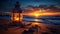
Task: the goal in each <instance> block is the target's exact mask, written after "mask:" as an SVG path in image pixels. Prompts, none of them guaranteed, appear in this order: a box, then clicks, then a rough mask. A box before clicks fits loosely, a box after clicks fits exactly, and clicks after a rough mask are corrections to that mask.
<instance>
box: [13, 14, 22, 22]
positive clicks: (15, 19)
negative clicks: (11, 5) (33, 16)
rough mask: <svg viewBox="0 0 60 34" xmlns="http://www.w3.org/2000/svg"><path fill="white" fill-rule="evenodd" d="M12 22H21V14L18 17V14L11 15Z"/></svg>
mask: <svg viewBox="0 0 60 34" xmlns="http://www.w3.org/2000/svg"><path fill="white" fill-rule="evenodd" d="M12 20H13V21H16V22H19V21H20V22H21V21H22V14H20V16H19V13H13V14H12Z"/></svg>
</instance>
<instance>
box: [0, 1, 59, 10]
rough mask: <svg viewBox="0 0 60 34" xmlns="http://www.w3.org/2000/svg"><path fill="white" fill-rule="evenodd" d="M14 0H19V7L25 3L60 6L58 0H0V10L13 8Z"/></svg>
mask: <svg viewBox="0 0 60 34" xmlns="http://www.w3.org/2000/svg"><path fill="white" fill-rule="evenodd" d="M16 1H19V2H20V4H21V7H25V6H27V5H33V6H39V5H56V6H60V5H59V4H60V1H59V0H0V10H10V9H13V8H14V4H15V2H16Z"/></svg>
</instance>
